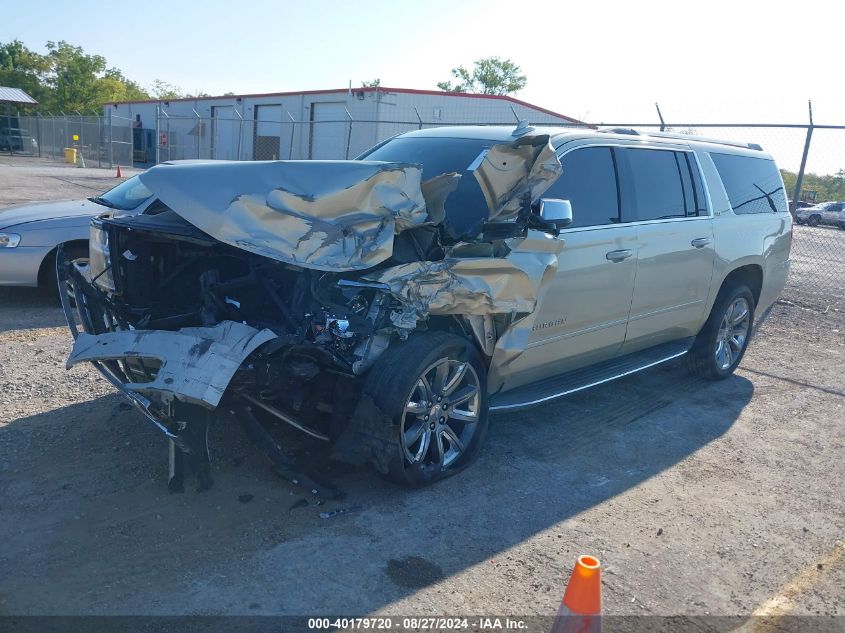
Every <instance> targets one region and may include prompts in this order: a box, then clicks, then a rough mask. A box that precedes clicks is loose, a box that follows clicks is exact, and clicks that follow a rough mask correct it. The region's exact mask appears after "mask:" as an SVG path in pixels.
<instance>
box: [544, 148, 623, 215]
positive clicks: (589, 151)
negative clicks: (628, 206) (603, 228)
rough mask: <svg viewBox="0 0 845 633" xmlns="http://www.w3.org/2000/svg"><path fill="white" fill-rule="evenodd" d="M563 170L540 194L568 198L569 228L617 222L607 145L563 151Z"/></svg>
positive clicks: (616, 197)
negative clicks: (570, 220) (570, 218)
mask: <svg viewBox="0 0 845 633" xmlns="http://www.w3.org/2000/svg"><path fill="white" fill-rule="evenodd" d="M560 162H561V165H562V166H563V173H562V175H561V176H560V178H558V179H557V180H556V181H555V182H554V184H552V186H551V187H549V188H548V189H547V190H546V192H545V193H544V194H543V197H544V198H558V199H561V200H569V202H570V203H571V204H572V224H570V225H569V226H570V228H573V227H581V226H600V225H602V224H611V223H615V222H619V192H618V190H617V185H616V166H615V162H614V158H613V152H612V150H611V149H610V148H609V147H585V148H582V149H576V150H574V151H572V152H569V153H568V154H565V155H564V156H563V158H562V159H561V161H560Z"/></svg>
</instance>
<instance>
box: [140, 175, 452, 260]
mask: <svg viewBox="0 0 845 633" xmlns="http://www.w3.org/2000/svg"><path fill="white" fill-rule="evenodd" d="M421 175H422V170H421V168H420V167H419V166H417V165H408V164H403V163H384V162H376V161H272V162H237V161H209V162H187V163H177V164H171V165H159V166H157V167H153V168H152V169H150V170H148V171H146V172H144V173H143V174H141V175H140V176H139V178H140V179H141V182H143V183H144V185H145V186H146V187H147V188H148V189H149V190H150V191H152V192H153V194H154V195H155V196H157V197H158V198H159V199H160V200H161V201H162V202H164V204H166V205H167V206H168V207H170V208H171V209H173V211H175V212H176V213H177V214H179V215H180V216H182V217H183V218H184V219H185V220H187V221H188V222H190V223H191V224H193V225H194V226H196V227H197V228H199V229H201V230H202V231H204V232H205V233H207V234H209V235H210V236H212V237H213V238H215V239H217V240H219V241H221V242H223V243H225V244H229V245H230V246H234V247H237V248H240V249H243V250H245V251H249V252H252V253H256V254H258V255H263V256H265V257H269V258H271V259H275V260H279V261H283V262H287V263H289V264H296V265H299V266H303V267H306V268H313V269H317V270H331V271H351V270H363V269H367V268H371V267H372V266H375V265H376V264H379V263H381V262H383V261H384V260H386V259H387V258H388V257H390V255H391V254H392V252H393V237H394V235H395V234H396V233H398V232H399V231H403V230H405V229H408V228H411V227H414V226H420V225H422V224H424V223H426V222H428V221H429V215H428V211H427V210H426V201H425V198H424V196H423V191H422V189H421V182H420V179H421ZM438 191H442V188H438Z"/></svg>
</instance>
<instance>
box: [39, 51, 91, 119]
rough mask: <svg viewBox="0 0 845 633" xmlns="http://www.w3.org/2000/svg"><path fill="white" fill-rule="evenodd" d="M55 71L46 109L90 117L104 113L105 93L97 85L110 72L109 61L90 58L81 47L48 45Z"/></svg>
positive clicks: (52, 71)
mask: <svg viewBox="0 0 845 633" xmlns="http://www.w3.org/2000/svg"><path fill="white" fill-rule="evenodd" d="M47 51H48V52H47V57H48V58H49V59H50V63H51V68H50V74H49V76H48V78H47V82H46V83H47V85H48V86H49V87H50V88H51V93H50V98H49V99H48V100H47V103H46V104H45V105H46V108H47V109H48V110H53V111H62V112H81V113H83V114H88V113H91V112H96V111H99V110H100V107H101V106H102V102H101V101H100V99H101V96H102V95H101V92H100V90H99V87H98V85H97V80H98V79H99V77H101V76H103V75H104V73H105V70H106V58H105V57H103V56H102V55H88V54H86V53H85V51H83V50H82V48H81V47H79V46H73V45H72V44H68V43H67V42H65V41H64V40H62V41H60V42H47Z"/></svg>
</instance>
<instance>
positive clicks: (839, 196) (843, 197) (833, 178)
mask: <svg viewBox="0 0 845 633" xmlns="http://www.w3.org/2000/svg"><path fill="white" fill-rule="evenodd" d="M780 175H781V176H782V177H783V186H784V189H785V190H786V197H787V198H789V199H790V200H791V199H792V196H793V194H794V193H795V183H796V181H797V180H798V175H797V174H796V173H794V172H791V171H787V170H786V169H781V170H780ZM801 198H802V199H807V200H810V201H815V202H826V201H828V200H836V201H845V170H842V169H840V170H839V171H838V172H837V173H836V174H832V175H831V174H827V175H821V176H820V175H818V174H804V180H803V181H802V182H801Z"/></svg>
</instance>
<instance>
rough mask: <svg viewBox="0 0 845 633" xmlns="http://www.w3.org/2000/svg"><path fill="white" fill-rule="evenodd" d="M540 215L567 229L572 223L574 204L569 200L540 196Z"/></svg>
mask: <svg viewBox="0 0 845 633" xmlns="http://www.w3.org/2000/svg"><path fill="white" fill-rule="evenodd" d="M540 217H541V218H543V219H544V220H545V221H546V222H550V223H552V224H554V225H555V227H556V228H558V229H565V228H566V227H567V226H569V225H570V224H572V204H571V203H570V202H569V200H558V199H556V198H540Z"/></svg>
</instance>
